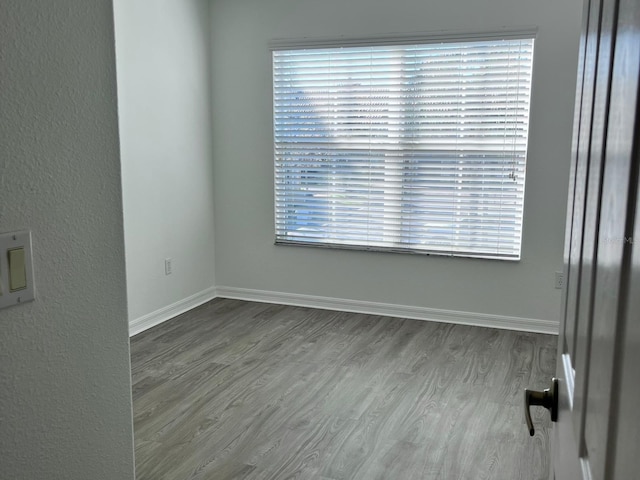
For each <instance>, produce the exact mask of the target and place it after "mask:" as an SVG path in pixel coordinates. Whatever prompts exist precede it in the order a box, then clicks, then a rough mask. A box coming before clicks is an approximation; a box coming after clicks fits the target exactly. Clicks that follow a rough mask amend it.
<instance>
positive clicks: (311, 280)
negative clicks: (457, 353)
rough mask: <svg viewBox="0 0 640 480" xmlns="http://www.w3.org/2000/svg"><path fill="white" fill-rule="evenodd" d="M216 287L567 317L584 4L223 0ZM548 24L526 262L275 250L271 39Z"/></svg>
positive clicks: (219, 15) (216, 123) (538, 56)
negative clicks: (565, 277)
mask: <svg viewBox="0 0 640 480" xmlns="http://www.w3.org/2000/svg"><path fill="white" fill-rule="evenodd" d="M212 5H213V9H212V17H211V18H212V20H211V21H212V58H213V69H212V71H213V78H212V89H213V90H212V94H213V144H214V150H213V153H214V172H215V182H214V200H215V206H216V210H215V215H216V237H215V239H216V242H215V248H216V282H217V285H218V286H221V287H236V288H247V289H257V290H266V291H275V292H288V293H296V294H308V295H319V296H326V297H334V298H345V299H353V300H362V301H371V302H383V303H392V304H400V305H409V306H416V307H427V308H437V309H444V310H454V311H463V312H478V313H485V314H490V315H506V316H514V317H522V318H531V319H542V320H555V321H557V320H558V319H559V310H560V290H556V289H555V288H554V272H555V271H561V270H562V251H563V237H564V219H565V209H566V198H567V184H568V172H569V158H570V144H571V132H572V119H573V100H574V91H575V75H576V66H577V50H578V40H579V31H580V18H581V12H582V9H581V2H580V0H563V1H560V2H558V1H557V0H540V1H535V2H532V1H530V0H474V1H471V0H446V1H438V2H428V1H424V0H396V1H393V2H390V1H387V0H325V1H322V2H320V1H314V0H244V1H237V0H213V3H212ZM531 25H536V26H538V27H539V34H538V38H537V41H536V52H535V60H534V62H535V65H534V78H533V95H532V107H531V126H530V145H529V157H528V168H527V179H526V199H525V207H524V208H525V211H524V239H523V245H522V260H521V261H520V262H518V263H513V262H504V261H489V260H470V259H461V258H447V257H427V256H407V255H398V254H380V253H366V252H351V251H333V250H321V249H310V248H296V247H276V246H274V245H273V236H274V234H273V216H274V213H273V139H272V130H271V128H272V120H271V70H270V54H269V51H268V47H267V45H268V41H269V40H271V39H275V38H300V37H304V36H309V37H327V36H331V37H337V36H340V35H347V36H362V35H376V34H385V33H394V32H399V33H402V32H405V33H408V32H429V31H439V30H474V31H475V30H491V29H496V28H499V27H503V26H507V27H517V26H531Z"/></svg>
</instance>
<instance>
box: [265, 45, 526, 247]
mask: <svg viewBox="0 0 640 480" xmlns="http://www.w3.org/2000/svg"><path fill="white" fill-rule="evenodd" d="M533 43H534V41H533V38H516V39H483V40H480V41H462V40H456V41H450V42H448V43H442V42H440V43H423V44H414V45H382V46H375V45H364V46H356V47H338V48H300V49H291V48H289V49H280V50H274V51H273V104H274V106H273V109H274V148H275V207H276V208H275V210H276V212H275V227H276V243H278V244H298V245H314V246H329V247H341V248H358V249H369V250H392V251H401V252H412V253H440V254H448V255H460V256H473V257H488V258H504V259H514V260H517V259H519V258H520V245H521V237H522V211H523V201H524V176H525V163H526V152H527V134H528V123H529V98H530V90H531V75H532V59H533Z"/></svg>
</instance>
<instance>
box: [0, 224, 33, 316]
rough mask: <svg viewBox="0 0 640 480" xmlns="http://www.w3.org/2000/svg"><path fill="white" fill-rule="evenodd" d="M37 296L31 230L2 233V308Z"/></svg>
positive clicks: (0, 296) (25, 301) (0, 302)
mask: <svg viewBox="0 0 640 480" xmlns="http://www.w3.org/2000/svg"><path fill="white" fill-rule="evenodd" d="M35 298H36V289H35V279H34V276H33V253H32V248H31V232H29V231H28V230H23V231H19V232H11V233H0V308H6V307H12V306H14V305H24V304H25V303H28V302H32V301H33V300H35Z"/></svg>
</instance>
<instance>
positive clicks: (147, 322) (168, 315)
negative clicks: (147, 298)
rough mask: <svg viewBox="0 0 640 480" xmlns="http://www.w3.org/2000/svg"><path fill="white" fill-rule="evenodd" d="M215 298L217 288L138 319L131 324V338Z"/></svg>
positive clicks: (204, 291)
mask: <svg viewBox="0 0 640 480" xmlns="http://www.w3.org/2000/svg"><path fill="white" fill-rule="evenodd" d="M214 298H216V288H215V287H211V288H207V289H206V290H203V291H201V292H198V293H196V294H195V295H191V296H190V297H187V298H185V299H182V300H179V301H177V302H175V303H173V304H171V305H168V306H166V307H163V308H161V309H159V310H156V311H155V312H151V313H148V314H147V315H144V316H142V317H140V318H136V319H135V320H132V321H130V322H129V336H130V337H133V336H134V335H137V334H138V333H141V332H144V331H145V330H147V329H149V328H151V327H155V326H156V325H159V324H161V323H162V322H166V321H167V320H170V319H172V318H173V317H175V316H177V315H180V314H181V313H184V312H187V311H189V310H191V309H192V308H195V307H197V306H199V305H202V304H203V303H207V302H208V301H210V300H213V299H214Z"/></svg>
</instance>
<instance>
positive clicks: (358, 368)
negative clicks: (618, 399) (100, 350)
mask: <svg viewBox="0 0 640 480" xmlns="http://www.w3.org/2000/svg"><path fill="white" fill-rule="evenodd" d="M556 341H557V339H556V337H554V336H550V335H539V334H531V333H522V332H511V331H506V330H495V329H489V328H478V327H468V326H460V325H450V324H444V323H431V322H422V321H417V320H406V319H397V318H390V317H381V316H375V315H363V314H353V313H342V312H331V311H324V310H315V309H310V308H300V307H288V306H281V305H270V304H263V303H254V302H244V301H238V300H225V299H216V300H213V301H212V302H210V303H207V304H205V305H203V306H201V307H199V308H197V309H195V310H192V311H191V312H188V313H186V314H184V315H181V316H179V317H176V318H175V319H173V320H171V321H169V322H165V323H163V324H162V325H159V326H157V327H155V328H152V329H150V330H148V331H146V332H144V333H142V334H140V335H137V336H135V337H133V338H132V339H131V358H132V377H133V402H134V428H135V445H136V470H137V478H138V480H161V479H167V480H183V479H184V480H187V479H193V480H204V479H215V480H227V479H228V480H231V479H235V480H240V479H246V480H267V479H269V480H285V479H286V480H293V479H318V480H347V479H349V480H351V479H353V480H365V479H366V480H377V479H379V480H414V479H415V480H417V479H421V480H422V479H447V480H448V479H465V480H466V479H469V480H480V479H496V480H502V479H504V480H518V479H527V480H529V479H535V480H538V479H546V478H547V473H548V468H549V444H548V440H549V438H548V437H549V435H548V433H549V420H548V414H547V412H546V411H545V410H543V409H540V408H535V409H534V410H535V412H534V417H535V421H536V426H537V427H538V428H537V430H536V435H535V437H533V438H531V437H529V435H528V432H527V430H526V427H525V425H524V419H523V405H522V404H523V393H522V390H523V389H524V388H525V387H531V388H537V389H543V388H546V387H548V384H549V382H550V379H551V377H552V376H553V375H554V372H555V352H556Z"/></svg>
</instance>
